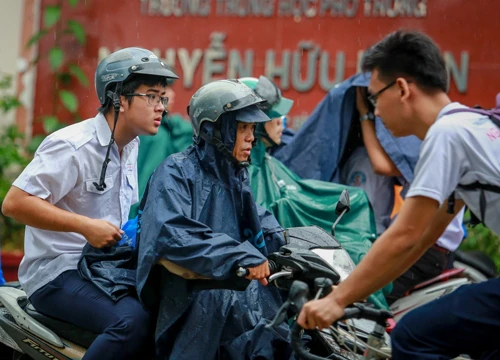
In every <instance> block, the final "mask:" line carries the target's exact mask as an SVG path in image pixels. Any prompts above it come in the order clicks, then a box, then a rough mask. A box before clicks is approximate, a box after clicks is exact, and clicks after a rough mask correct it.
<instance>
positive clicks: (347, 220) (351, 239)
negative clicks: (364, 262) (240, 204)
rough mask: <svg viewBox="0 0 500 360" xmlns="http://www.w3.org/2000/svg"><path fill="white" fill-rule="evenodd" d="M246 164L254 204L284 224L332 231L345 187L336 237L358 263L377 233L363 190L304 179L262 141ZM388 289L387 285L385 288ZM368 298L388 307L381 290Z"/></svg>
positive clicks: (380, 305)
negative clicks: (345, 205)
mask: <svg viewBox="0 0 500 360" xmlns="http://www.w3.org/2000/svg"><path fill="white" fill-rule="evenodd" d="M251 158H252V162H251V165H250V167H249V168H248V172H249V173H250V184H251V186H252V191H253V194H254V197H255V201H256V202H257V204H259V205H262V206H264V207H265V208H266V209H268V210H269V211H271V213H273V215H274V216H276V218H277V219H278V221H279V223H280V224H281V225H282V226H283V227H285V228H288V227H301V226H310V225H317V226H320V227H322V228H323V229H324V230H325V231H327V232H331V228H332V224H333V222H334V221H335V220H336V219H337V216H336V215H335V207H336V205H337V201H338V200H339V197H340V194H341V192H342V190H344V189H348V191H349V197H350V200H351V210H350V211H349V212H348V213H347V214H345V216H344V217H343V218H342V220H341V221H340V223H339V224H338V225H337V228H336V231H335V237H336V238H337V240H338V241H339V242H340V243H341V244H342V246H343V247H344V249H345V250H346V251H347V252H348V253H349V255H350V256H351V258H352V259H353V261H354V262H355V263H356V264H358V263H359V262H360V261H361V259H362V258H363V257H364V256H365V255H366V253H367V252H368V250H369V249H370V247H371V245H372V242H373V241H375V239H376V237H377V232H376V225H375V218H374V215H373V211H372V209H371V206H370V202H369V200H368V197H367V196H366V193H365V192H364V191H363V190H362V189H359V188H355V187H350V186H345V185H340V184H334V183H330V182H326V181H319V180H303V179H301V178H299V177H298V176H297V175H296V174H294V173H293V172H292V171H290V170H289V169H288V168H287V167H286V166H285V165H283V164H282V163H281V162H280V161H279V160H278V159H276V158H274V157H273V156H271V155H269V154H268V153H266V149H265V146H264V144H263V143H262V141H260V140H259V141H257V146H255V147H254V148H253V149H252V157H251ZM387 290H388V291H390V287H388V288H387ZM369 300H370V301H371V302H373V303H374V304H375V305H377V306H378V307H380V308H387V307H388V306H387V302H386V300H385V297H384V295H383V294H382V291H378V292H376V293H375V294H374V295H372V296H370V298H369Z"/></svg>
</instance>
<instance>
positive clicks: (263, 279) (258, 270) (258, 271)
mask: <svg viewBox="0 0 500 360" xmlns="http://www.w3.org/2000/svg"><path fill="white" fill-rule="evenodd" d="M248 272H249V274H248V275H247V276H246V279H248V280H259V282H260V283H261V284H262V285H264V286H266V285H267V277H268V276H269V275H271V272H270V270H269V262H268V261H267V260H266V262H264V263H263V264H260V265H259V266H256V267H253V268H248Z"/></svg>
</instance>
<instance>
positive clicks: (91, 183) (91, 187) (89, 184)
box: [85, 176, 114, 195]
mask: <svg viewBox="0 0 500 360" xmlns="http://www.w3.org/2000/svg"><path fill="white" fill-rule="evenodd" d="M99 182H100V179H89V180H85V191H86V192H89V193H93V194H99V195H101V194H105V193H107V192H108V191H109V190H111V189H112V188H113V186H114V184H113V177H112V176H106V179H105V180H104V183H105V184H106V187H105V188H104V190H102V191H101V190H97V188H96V186H95V184H99Z"/></svg>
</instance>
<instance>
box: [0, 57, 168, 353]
mask: <svg viewBox="0 0 500 360" xmlns="http://www.w3.org/2000/svg"><path fill="white" fill-rule="evenodd" d="M169 78H170V79H171V78H177V76H176V75H175V74H174V73H173V72H172V71H170V70H169V69H167V68H166V67H165V64H163V62H161V61H160V60H159V59H158V58H157V57H156V56H155V55H154V54H153V53H152V52H151V51H149V50H145V49H141V48H126V49H122V50H119V51H117V52H115V53H113V54H111V55H109V56H108V57H107V58H105V59H104V60H102V61H101V63H100V64H99V66H98V67H97V70H96V74H95V85H96V92H97V97H98V99H99V102H100V104H101V107H100V109H99V114H98V115H97V116H96V117H94V118H91V119H88V120H86V121H82V122H80V123H77V124H74V125H71V126H68V127H66V128H64V129H61V130H59V131H57V132H55V133H53V134H50V135H49V136H47V138H46V139H45V140H44V141H43V142H42V144H41V145H40V147H39V148H38V150H37V152H36V153H35V157H34V159H33V161H32V162H31V163H30V164H29V165H28V166H27V167H26V169H25V170H24V171H23V173H22V174H21V175H20V176H19V177H18V178H17V179H16V181H15V182H14V183H13V186H12V187H11V189H10V190H9V192H8V194H7V195H6V197H5V200H4V202H3V205H2V211H3V213H4V214H5V215H6V216H10V217H12V218H14V219H16V220H18V221H20V222H22V223H24V224H26V234H25V255H24V258H23V260H22V262H21V265H20V267H19V281H20V282H21V284H22V286H23V289H24V290H25V291H26V295H27V296H28V298H29V300H30V301H31V303H32V304H33V306H34V307H35V308H36V309H37V310H38V311H39V312H41V313H43V314H45V315H48V316H51V317H53V318H56V319H59V320H63V321H66V322H69V323H72V324H74V325H76V326H79V327H81V328H83V329H86V330H89V331H92V332H95V333H98V334H100V335H99V336H98V337H97V338H96V339H95V341H94V342H93V343H92V345H91V346H90V347H89V348H88V350H87V352H86V354H85V359H137V358H139V357H140V354H141V350H142V348H143V345H144V343H145V342H146V340H147V339H148V337H149V323H150V322H149V314H148V313H147V312H146V311H145V310H144V309H143V308H142V306H141V304H140V303H139V301H138V300H137V299H136V298H135V297H132V296H124V297H122V298H121V299H119V300H118V301H116V302H115V301H113V300H111V299H110V298H108V297H107V296H106V295H105V294H104V292H101V291H100V290H99V289H98V288H97V287H96V286H95V285H94V284H92V283H91V282H88V281H86V280H83V279H82V278H80V276H79V274H78V272H77V264H78V261H79V259H80V256H81V254H82V249H83V248H84V246H85V245H86V244H87V243H90V245H92V246H93V247H96V248H103V247H110V246H113V245H114V244H116V242H117V241H119V240H120V239H121V234H122V231H121V230H120V227H121V225H122V224H123V223H125V222H126V221H127V219H128V214H129V211H130V205H131V204H133V203H135V202H136V201H137V199H138V191H137V151H138V146H139V140H138V138H137V136H138V135H144V134H148V135H154V134H156V132H157V131H158V127H159V126H160V122H161V118H162V116H163V113H164V111H165V108H166V105H167V102H168V98H167V97H166V95H165V94H166V85H167V79H169Z"/></svg>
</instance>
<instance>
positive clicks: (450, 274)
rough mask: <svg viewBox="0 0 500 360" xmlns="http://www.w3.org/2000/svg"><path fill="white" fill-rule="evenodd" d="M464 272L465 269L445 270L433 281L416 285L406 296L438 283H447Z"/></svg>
mask: <svg viewBox="0 0 500 360" xmlns="http://www.w3.org/2000/svg"><path fill="white" fill-rule="evenodd" d="M464 270H465V269H449V270H445V271H443V272H442V273H441V274H439V275H438V276H435V277H433V278H432V279H429V280H426V281H424V282H421V283H420V284H417V285H415V286H414V287H412V288H411V289H410V290H408V291H407V292H406V294H407V295H408V294H411V293H412V292H414V291H415V290H418V289H422V288H424V287H426V286H429V285H432V284H435V283H438V282H440V281H446V280H448V279H450V278H453V277H457V276H458V275H460V274H461V273H463V272H464Z"/></svg>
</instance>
